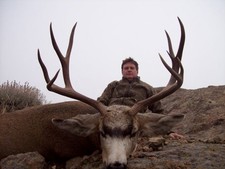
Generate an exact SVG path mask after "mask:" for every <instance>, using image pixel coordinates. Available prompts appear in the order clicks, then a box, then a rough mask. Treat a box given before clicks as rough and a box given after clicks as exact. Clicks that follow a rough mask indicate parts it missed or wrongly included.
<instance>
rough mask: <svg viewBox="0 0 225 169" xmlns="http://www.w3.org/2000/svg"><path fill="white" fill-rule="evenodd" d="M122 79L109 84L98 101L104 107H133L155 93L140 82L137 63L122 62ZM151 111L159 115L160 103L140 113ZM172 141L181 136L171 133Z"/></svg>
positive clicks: (151, 88)
mask: <svg viewBox="0 0 225 169" xmlns="http://www.w3.org/2000/svg"><path fill="white" fill-rule="evenodd" d="M121 71H122V79H121V80H120V81H113V82H111V83H109V85H108V86H107V87H106V89H105V90H104V92H103V93H102V95H101V96H100V97H99V98H98V101H99V102H101V103H103V104H104V105H106V106H110V105H127V106H133V105H134V104H135V103H136V102H138V101H140V100H144V99H146V98H148V97H151V96H152V95H154V94H155V93H156V91H155V90H154V88H153V87H152V86H151V85H149V84H147V83H145V82H143V81H141V80H140V77H139V76H138V63H137V62H136V61H135V60H134V59H132V58H130V57H129V58H127V59H125V60H123V62H122V65H121ZM148 111H152V112H153V113H161V112H162V111H163V109H162V106H161V102H160V101H158V102H155V103H153V104H151V105H148V106H147V107H145V108H144V109H143V110H142V111H141V113H144V112H148ZM169 135H170V137H171V138H172V139H180V138H183V136H182V135H179V134H177V133H174V132H171V133H170V134H169Z"/></svg>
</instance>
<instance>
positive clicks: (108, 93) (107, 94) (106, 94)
mask: <svg viewBox="0 0 225 169" xmlns="http://www.w3.org/2000/svg"><path fill="white" fill-rule="evenodd" d="M117 83H118V81H113V82H111V83H109V84H108V86H107V87H106V88H105V90H104V91H103V93H102V95H101V96H100V97H98V99H97V101H99V102H101V103H103V104H104V105H106V106H108V105H109V102H110V99H111V97H112V93H113V91H114V89H115V87H116V84H117Z"/></svg>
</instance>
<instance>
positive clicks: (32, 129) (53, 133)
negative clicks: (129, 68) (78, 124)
mask: <svg viewBox="0 0 225 169" xmlns="http://www.w3.org/2000/svg"><path fill="white" fill-rule="evenodd" d="M86 113H89V114H93V113H97V111H96V110H95V109H94V108H92V107H91V106H88V105H87V104H85V103H82V102H77V101H74V102H64V103H57V104H50V105H44V106H37V107H32V108H27V109H24V110H20V111H15V112H13V113H4V114H1V115H0V159H2V158H4V157H6V156H8V155H11V154H18V153H24V152H31V151H38V152H39V153H40V154H42V155H43V156H44V157H46V158H53V159H54V158H61V159H68V158H71V157H74V156H82V155H85V154H90V153H92V152H93V151H94V150H96V149H98V148H99V144H100V143H99V140H98V137H99V136H98V134H97V133H96V134H92V135H91V136H88V137H79V136H75V135H73V134H70V133H69V132H67V131H64V130H60V129H58V128H57V127H55V126H54V125H53V124H52V122H51V119H52V118H62V119H65V118H70V117H73V116H76V115H77V114H86Z"/></svg>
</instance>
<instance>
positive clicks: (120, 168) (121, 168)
mask: <svg viewBox="0 0 225 169" xmlns="http://www.w3.org/2000/svg"><path fill="white" fill-rule="evenodd" d="M126 168H127V165H126V164H123V163H120V162H118V161H117V162H115V163H113V164H109V165H108V166H107V167H106V169H126Z"/></svg>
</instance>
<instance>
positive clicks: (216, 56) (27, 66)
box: [0, 0, 225, 102]
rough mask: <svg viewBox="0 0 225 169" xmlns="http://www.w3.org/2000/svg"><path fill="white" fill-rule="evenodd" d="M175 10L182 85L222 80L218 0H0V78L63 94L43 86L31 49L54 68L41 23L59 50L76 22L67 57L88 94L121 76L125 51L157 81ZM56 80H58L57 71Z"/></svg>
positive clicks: (223, 18)
mask: <svg viewBox="0 0 225 169" xmlns="http://www.w3.org/2000/svg"><path fill="white" fill-rule="evenodd" d="M177 16H179V17H180V19H181V20H182V22H183V24H184V26H185V30H186V42H185V47H184V53H183V60H182V63H183V65H184V69H185V78H184V84H183V86H182V88H187V89H196V88H202V87H207V86H209V85H225V1H224V0H188V1H187V0H95V1H94V0H89V1H88V0H80V1H78V0H38V1H37V0H0V84H2V83H3V82H6V81H7V80H9V81H14V80H16V81H17V82H20V83H21V84H24V83H25V82H29V84H30V85H31V86H34V87H36V88H38V89H40V90H41V92H42V93H43V94H44V95H45V96H46V99H47V100H48V101H50V102H60V101H66V100H69V99H67V98H66V97H63V96H59V95H57V94H54V93H51V92H49V91H47V90H46V84H45V81H44V78H43V75H42V71H41V69H40V66H39V64H38V61H37V49H40V52H41V56H42V58H43V60H44V62H45V63H46V66H47V67H48V70H49V74H50V76H51V77H52V76H54V74H55V72H56V71H57V70H58V69H59V68H60V65H59V61H58V58H57V56H56V54H55V52H54V49H53V47H52V45H51V40H50V36H49V24H50V23H51V22H52V24H53V25H52V26H53V31H54V34H55V38H56V41H57V42H58V45H59V48H60V49H61V51H62V53H65V51H66V49H67V45H68V39H69V35H70V31H71V29H72V27H73V25H74V24H75V22H78V24H77V29H76V33H75V39H74V45H73V50H72V53H71V63H70V64H71V65H70V72H71V80H72V82H73V86H74V88H75V89H76V90H77V91H79V92H80V93H83V94H85V95H87V96H89V97H92V98H94V99H96V98H97V97H98V96H99V95H101V93H102V91H103V90H104V88H105V87H106V86H107V84H108V83H109V82H111V81H113V80H119V79H121V69H120V65H121V62H122V60H123V59H125V58H126V57H133V58H134V59H135V60H137V61H138V63H139V65H140V70H139V76H140V77H141V79H142V80H143V81H146V82H147V83H149V84H151V85H152V86H154V87H159V86H165V85H166V84H167V81H168V80H169V77H170V74H169V73H168V71H167V70H166V69H165V68H164V67H163V65H162V63H161V62H160V59H159V57H158V53H161V54H162V56H163V57H164V58H165V59H166V60H167V61H169V60H168V56H167V54H166V50H167V49H168V48H167V40H166V36H165V32H164V30H167V31H168V33H169V34H170V37H171V39H172V42H173V46H174V50H175V51H176V50H177V46H178V44H179V39H180V27H179V23H178V20H177ZM56 83H57V84H58V85H62V86H63V82H62V78H61V74H60V77H59V80H57V81H56Z"/></svg>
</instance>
